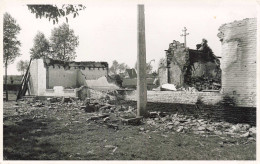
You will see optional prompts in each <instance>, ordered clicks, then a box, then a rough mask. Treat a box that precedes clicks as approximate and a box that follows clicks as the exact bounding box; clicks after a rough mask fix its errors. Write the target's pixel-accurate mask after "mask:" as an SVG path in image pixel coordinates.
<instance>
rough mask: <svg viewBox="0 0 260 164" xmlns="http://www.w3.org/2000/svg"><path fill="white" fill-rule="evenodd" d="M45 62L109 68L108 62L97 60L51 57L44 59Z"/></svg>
mask: <svg viewBox="0 0 260 164" xmlns="http://www.w3.org/2000/svg"><path fill="white" fill-rule="evenodd" d="M43 62H44V64H46V65H48V66H50V65H55V64H57V65H62V66H77V67H90V68H108V63H107V62H95V61H79V62H76V61H62V60H54V59H51V58H45V59H43Z"/></svg>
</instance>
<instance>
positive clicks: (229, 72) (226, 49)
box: [159, 18, 257, 107]
mask: <svg viewBox="0 0 260 164" xmlns="http://www.w3.org/2000/svg"><path fill="white" fill-rule="evenodd" d="M256 34H257V19H256V18H250V19H244V20H241V21H234V22H231V23H227V24H224V25H222V26H221V27H220V28H219V33H218V37H219V38H220V42H221V45H222V46H221V47H222V48H221V53H222V54H221V58H220V59H218V58H217V57H216V56H214V55H210V54H207V53H206V54H205V52H203V51H202V50H201V49H200V45H198V47H197V50H191V49H187V48H185V47H184V44H181V43H179V42H176V41H173V43H171V44H170V46H169V49H168V50H166V59H167V61H165V64H162V65H161V67H160V68H159V76H160V84H165V83H171V84H174V85H175V86H176V87H177V88H180V87H185V86H194V87H195V88H196V89H197V90H199V91H201V90H204V89H206V90H208V89H217V88H218V89H219V88H220V90H219V93H216V94H218V95H219V96H221V97H222V100H225V99H226V98H227V99H229V100H230V101H233V103H234V104H235V105H236V106H239V107H256V46H257V42H256V41H257V35H256ZM219 62H220V64H219ZM207 98H211V97H210V96H208V97H207Z"/></svg>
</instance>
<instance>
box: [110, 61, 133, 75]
mask: <svg viewBox="0 0 260 164" xmlns="http://www.w3.org/2000/svg"><path fill="white" fill-rule="evenodd" d="M128 68H130V67H129V66H128V65H127V64H125V63H118V61H116V60H114V61H113V63H112V66H111V67H110V69H109V71H110V73H111V74H118V73H122V72H124V71H125V70H126V69H128Z"/></svg>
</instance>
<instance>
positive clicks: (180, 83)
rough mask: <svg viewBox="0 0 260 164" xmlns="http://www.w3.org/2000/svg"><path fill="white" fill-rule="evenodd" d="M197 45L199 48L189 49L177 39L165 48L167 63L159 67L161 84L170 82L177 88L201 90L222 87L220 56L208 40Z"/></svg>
mask: <svg viewBox="0 0 260 164" xmlns="http://www.w3.org/2000/svg"><path fill="white" fill-rule="evenodd" d="M203 44H205V45H203ZM197 47H198V49H197V50H193V49H189V48H186V47H185V46H184V44H181V43H180V42H178V41H175V40H174V41H173V43H170V45H169V48H168V50H165V51H166V64H165V65H164V66H162V67H160V68H159V76H160V84H161V85H162V84H166V83H170V84H174V85H175V86H176V88H182V87H185V88H186V87H194V88H196V89H197V90H199V91H201V90H218V89H220V85H221V69H220V62H219V59H218V57H216V56H215V55H214V54H213V52H212V51H211V49H210V48H209V47H208V46H207V45H206V40H204V42H202V44H200V45H197Z"/></svg>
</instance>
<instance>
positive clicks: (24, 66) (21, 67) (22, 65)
mask: <svg viewBox="0 0 260 164" xmlns="http://www.w3.org/2000/svg"><path fill="white" fill-rule="evenodd" d="M28 66H29V61H28V60H25V61H23V60H20V61H19V62H18V63H17V65H16V68H17V70H18V71H19V72H21V74H22V75H24V73H25V71H26V69H27V68H28Z"/></svg>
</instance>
